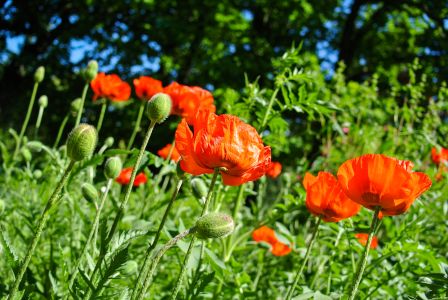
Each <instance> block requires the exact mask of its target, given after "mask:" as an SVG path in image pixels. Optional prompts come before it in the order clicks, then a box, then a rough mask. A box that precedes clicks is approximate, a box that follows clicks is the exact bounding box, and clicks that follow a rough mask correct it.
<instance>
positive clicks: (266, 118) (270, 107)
mask: <svg viewBox="0 0 448 300" xmlns="http://www.w3.org/2000/svg"><path fill="white" fill-rule="evenodd" d="M277 93H278V88H277V89H275V90H274V92H273V93H272V96H271V99H270V100H269V104H268V108H267V109H266V112H265V114H264V117H263V121H262V122H261V125H260V129H259V130H258V132H261V131H263V129H264V127H265V126H266V123H267V121H268V117H269V114H270V113H271V109H272V105H273V104H274V100H275V97H276V96H277Z"/></svg>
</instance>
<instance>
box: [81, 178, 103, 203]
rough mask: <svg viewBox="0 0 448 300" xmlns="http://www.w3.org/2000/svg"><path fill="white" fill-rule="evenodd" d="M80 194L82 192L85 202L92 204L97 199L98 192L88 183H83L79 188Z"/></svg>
mask: <svg viewBox="0 0 448 300" xmlns="http://www.w3.org/2000/svg"><path fill="white" fill-rule="evenodd" d="M81 192H82V196H83V197H84V199H86V200H87V202H89V203H94V202H96V201H97V200H98V198H99V195H98V191H97V190H96V188H95V187H94V186H93V185H91V184H90V183H87V182H86V183H84V184H83V185H82V186H81Z"/></svg>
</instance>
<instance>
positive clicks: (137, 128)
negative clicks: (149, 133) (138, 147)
mask: <svg viewBox="0 0 448 300" xmlns="http://www.w3.org/2000/svg"><path fill="white" fill-rule="evenodd" d="M145 104H146V101H141V103H140V108H139V110H138V115H137V120H136V121H135V126H134V131H132V135H131V138H130V139H129V143H128V147H127V149H128V150H131V148H132V145H133V144H134V140H135V137H136V136H137V132H139V131H140V123H141V121H142V117H143V112H144V111H145Z"/></svg>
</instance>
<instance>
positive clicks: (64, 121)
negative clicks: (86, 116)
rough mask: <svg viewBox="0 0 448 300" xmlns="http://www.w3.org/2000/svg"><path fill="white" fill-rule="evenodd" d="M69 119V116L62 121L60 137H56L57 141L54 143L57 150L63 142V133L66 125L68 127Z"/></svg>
mask: <svg viewBox="0 0 448 300" xmlns="http://www.w3.org/2000/svg"><path fill="white" fill-rule="evenodd" d="M68 118H69V114H67V115H66V116H65V118H64V120H62V123H61V126H59V131H58V135H57V136H56V141H54V145H53V148H56V147H57V146H58V144H59V141H60V140H61V137H62V133H63V132H64V129H65V125H67V121H68Z"/></svg>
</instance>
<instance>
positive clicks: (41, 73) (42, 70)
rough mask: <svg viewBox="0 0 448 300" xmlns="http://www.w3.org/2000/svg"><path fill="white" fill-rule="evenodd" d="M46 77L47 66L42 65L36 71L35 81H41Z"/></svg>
mask: <svg viewBox="0 0 448 300" xmlns="http://www.w3.org/2000/svg"><path fill="white" fill-rule="evenodd" d="M44 77H45V68H44V67H42V66H40V67H39V68H37V69H36V72H34V82H36V83H41V82H42V80H44Z"/></svg>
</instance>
